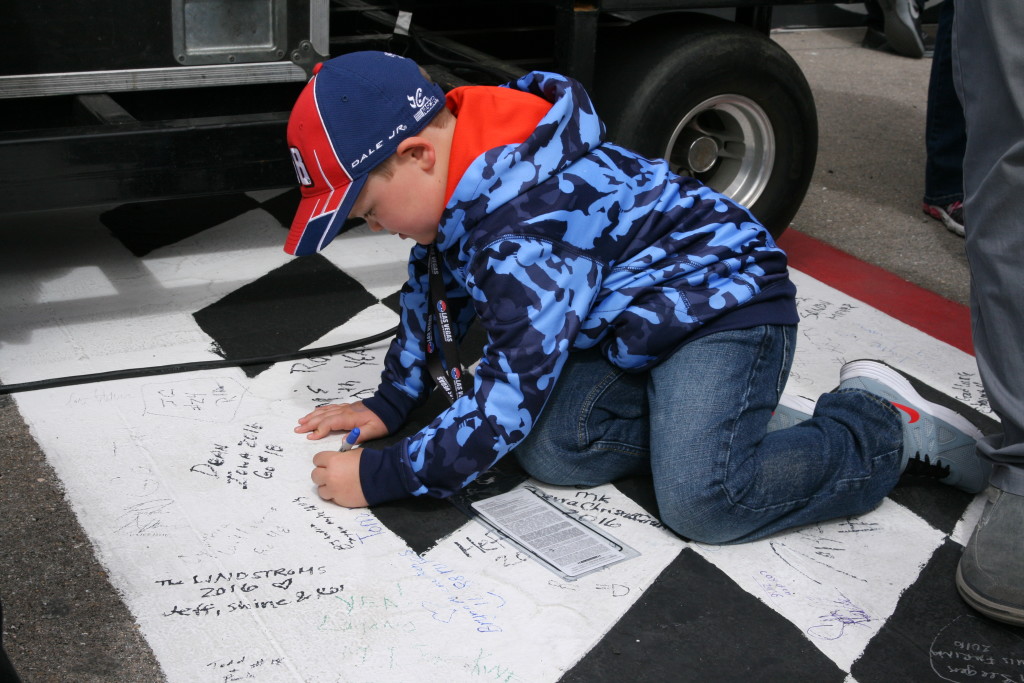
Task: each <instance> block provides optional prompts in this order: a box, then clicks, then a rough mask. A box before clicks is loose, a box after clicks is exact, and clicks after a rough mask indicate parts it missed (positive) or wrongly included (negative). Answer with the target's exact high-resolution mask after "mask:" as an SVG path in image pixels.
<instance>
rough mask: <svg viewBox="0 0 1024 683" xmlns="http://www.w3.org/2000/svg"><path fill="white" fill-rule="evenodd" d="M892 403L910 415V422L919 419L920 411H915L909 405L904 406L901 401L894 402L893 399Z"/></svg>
mask: <svg viewBox="0 0 1024 683" xmlns="http://www.w3.org/2000/svg"><path fill="white" fill-rule="evenodd" d="M893 405H894V406H896V407H897V408H899V409H900V410H902V411H903V412H905V413H906V414H907V415H909V416H910V424H914V423H915V422H917V421H918V420H920V419H921V413H919V412H917V411H916V410H914V409H913V408H911V407H910V406H905V405H903V404H902V403H896V402H895V401H894V402H893Z"/></svg>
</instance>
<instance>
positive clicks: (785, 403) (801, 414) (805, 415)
mask: <svg viewBox="0 0 1024 683" xmlns="http://www.w3.org/2000/svg"><path fill="white" fill-rule="evenodd" d="M813 414H814V401H812V400H811V399H809V398H807V397H805V396H796V395H793V394H783V395H782V396H780V397H779V405H778V406H777V407H776V408H775V412H774V413H772V417H771V419H770V420H768V431H769V432H774V431H776V430H779V429H787V428H789V427H792V426H794V425H797V424H800V423H801V422H804V421H805V420H809V419H810V417H811V415H813Z"/></svg>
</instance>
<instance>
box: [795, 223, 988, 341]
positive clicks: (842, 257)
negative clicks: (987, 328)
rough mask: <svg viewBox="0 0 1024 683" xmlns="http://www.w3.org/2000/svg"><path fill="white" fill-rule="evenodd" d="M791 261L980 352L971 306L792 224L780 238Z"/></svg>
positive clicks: (889, 312)
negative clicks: (974, 340)
mask: <svg viewBox="0 0 1024 683" xmlns="http://www.w3.org/2000/svg"><path fill="white" fill-rule="evenodd" d="M778 242H779V246H780V247H782V248H783V249H785V250H786V253H787V254H788V255H789V264H790V265H791V266H792V267H793V268H795V269H796V270H799V271H801V272H803V273H806V274H808V275H810V276H811V277H813V278H815V279H816V280H820V281H822V282H824V283H825V284H827V285H828V286H830V287H834V288H835V289H838V290H839V291H841V292H844V293H846V294H849V295H850V296H852V297H854V298H857V299H860V300H861V301H863V302H864V303H866V304H868V305H870V306H872V307H874V308H877V309H878V310H880V311H882V312H883V313H885V314H887V315H890V316H892V317H893V318H896V319H897V320H901V321H903V322H904V323H906V324H908V325H910V326H911V327H914V328H917V329H919V330H921V331H922V332H924V333H925V334H928V335H931V336H932V337H935V338H936V339H938V340H940V341H944V342H946V343H947V344H949V345H950V346H954V347H956V348H958V349H960V350H961V351H964V352H966V353H969V354H971V355H974V345H973V344H972V343H971V312H970V309H969V308H968V307H967V306H963V305H961V304H958V303H956V302H955V301H950V300H949V299H947V298H945V297H942V296H939V295H938V294H936V293H935V292H932V291H929V290H927V289H924V288H923V287H918V286H917V285H915V284H913V283H911V282H907V281H906V280H904V279H903V278H901V277H898V276H896V275H893V274H892V273H890V272H889V271H887V270H883V269H882V268H879V267H878V266H873V265H871V264H870V263H865V262H864V261H861V260H859V259H857V258H855V257H853V256H850V255H849V254H847V253H846V252H843V251H840V250H838V249H836V248H835V247H832V246H830V245H828V244H825V243H824V242H822V241H820V240H817V239H815V238H813V237H810V236H808V235H805V234H803V233H801V232H798V231H796V230H794V229H793V228H789V229H788V230H786V232H784V233H782V236H781V237H780V238H779V240H778Z"/></svg>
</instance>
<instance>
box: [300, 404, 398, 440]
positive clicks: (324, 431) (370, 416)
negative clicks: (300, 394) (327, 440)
mask: <svg viewBox="0 0 1024 683" xmlns="http://www.w3.org/2000/svg"><path fill="white" fill-rule="evenodd" d="M356 427H359V442H360V443H362V442H363V441H370V440H371V439H379V438H380V437H382V436H387V434H388V428H387V427H385V426H384V423H383V422H382V421H381V419H380V418H379V417H377V415H376V414H374V413H373V411H371V410H370V409H369V408H367V407H366V406H364V405H363V402H362V401H356V402H355V403H342V404H340V405H326V406H320V407H319V408H317V409H316V410H314V411H313V412H311V413H310V414H309V415H306V416H305V417H300V418H299V426H298V427H296V428H295V431H296V432H297V433H299V434H303V433H306V432H309V433H308V434H306V438H307V439H322V438H324V437H325V436H327V435H328V434H330V433H331V432H335V431H346V432H350V431H352V430H353V429H355V428H356Z"/></svg>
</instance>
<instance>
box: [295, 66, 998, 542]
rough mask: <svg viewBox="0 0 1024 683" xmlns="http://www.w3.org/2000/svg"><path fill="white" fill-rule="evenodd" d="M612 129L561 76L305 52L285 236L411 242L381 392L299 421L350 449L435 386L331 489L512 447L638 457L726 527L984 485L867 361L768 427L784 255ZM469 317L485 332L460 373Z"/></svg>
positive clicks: (343, 460) (599, 462)
mask: <svg viewBox="0 0 1024 683" xmlns="http://www.w3.org/2000/svg"><path fill="white" fill-rule="evenodd" d="M603 135H604V129H603V125H602V124H601V122H600V120H599V119H598V117H597V115H596V114H595V112H594V110H593V107H592V105H591V103H590V100H589V98H588V97H587V95H586V93H585V92H584V91H583V90H582V88H581V87H580V86H579V84H577V83H575V82H574V81H572V80H571V79H567V78H565V77H562V76H558V75H555V74H548V73H539V72H537V73H531V74H528V75H526V76H524V77H522V78H520V79H519V80H518V81H517V82H516V83H512V84H509V86H508V87H485V86H471V87H466V88H457V89H455V90H453V91H452V92H451V93H449V94H448V95H447V96H446V95H445V94H444V93H443V92H442V91H441V89H440V88H439V87H438V86H437V85H436V84H433V83H431V82H430V81H429V80H428V79H426V78H425V77H424V76H423V75H422V73H421V71H420V70H419V68H418V67H417V66H416V64H415V63H413V62H412V61H410V60H407V59H404V58H401V57H397V56H394V55H389V54H386V53H379V52H364V53H355V54H349V55H345V56H342V57H338V58H335V59H332V60H330V61H328V62H326V63H324V64H323V65H322V67H321V68H320V69H319V71H318V72H317V73H316V75H315V76H314V78H313V79H312V80H311V82H310V83H309V84H308V85H307V86H306V89H305V90H304V91H303V94H302V95H301V96H300V98H299V100H298V102H297V104H296V106H295V109H294V110H293V112H292V117H291V120H290V122H289V128H288V139H289V145H290V146H291V148H292V157H293V159H294V160H295V161H296V169H297V171H298V175H299V179H300V181H301V182H302V184H303V190H302V193H303V200H302V202H301V204H300V207H299V210H298V214H297V216H296V219H295V222H294V223H293V225H292V228H291V232H290V233H289V237H288V241H287V244H286V247H285V248H286V251H288V252H289V253H293V254H308V253H314V252H316V251H319V250H320V249H322V248H323V247H324V246H325V245H326V244H327V243H328V242H329V241H330V240H331V239H332V238H333V237H334V235H336V234H337V232H338V230H339V228H340V226H341V225H342V223H343V222H344V221H345V220H346V218H349V217H353V218H363V219H365V220H366V221H367V223H368V224H369V226H370V228H371V229H372V230H375V231H382V230H383V231H387V232H390V233H392V234H397V235H399V236H400V237H402V238H409V239H412V240H413V241H415V242H416V245H415V246H413V247H412V253H411V255H410V261H409V280H408V282H407V283H406V285H405V287H404V288H403V291H402V296H401V311H402V314H401V325H400V328H399V332H398V335H397V336H396V338H395V340H394V341H393V342H392V344H391V347H390V349H389V351H388V354H387V357H386V359H385V363H384V371H383V375H382V381H381V384H380V386H379V388H378V390H377V392H376V393H375V394H374V396H372V397H371V398H369V399H367V400H365V401H362V402H357V403H353V404H345V405H333V406H324V407H321V408H318V409H317V410H314V411H313V412H312V413H310V414H309V415H307V416H305V417H303V418H301V419H300V420H299V426H298V427H297V428H296V431H297V432H299V433H307V437H308V438H311V439H319V438H322V437H324V436H326V435H328V434H329V433H331V432H332V431H336V430H352V429H354V428H356V427H358V428H359V429H360V436H359V440H360V441H366V440H369V439H374V438H377V437H380V436H384V435H385V434H387V433H391V432H394V431H395V430H396V429H397V428H398V427H399V426H400V425H401V424H402V423H403V422H404V421H405V419H406V417H407V415H408V414H409V412H410V411H411V410H412V409H413V408H414V407H415V406H416V405H418V404H420V403H421V402H422V401H423V400H425V398H426V396H427V394H428V393H429V392H430V390H431V389H432V385H434V384H436V385H438V386H440V387H441V388H442V389H443V390H445V391H446V393H448V395H449V398H450V400H451V401H452V404H451V406H450V407H449V408H448V409H447V410H445V411H443V412H442V413H441V414H440V415H438V416H437V417H436V418H435V419H434V420H433V422H431V423H430V424H429V425H427V426H426V427H424V428H423V429H422V430H420V431H419V432H418V433H416V434H415V435H413V436H411V437H408V438H406V439H403V440H401V441H399V442H398V443H396V444H393V445H391V446H388V447H386V448H383V449H375V448H356V449H353V450H350V451H347V452H337V451H323V452H321V453H318V454H317V455H316V456H315V457H314V459H313V462H314V465H315V466H316V468H315V469H314V471H313V473H312V479H313V481H314V482H315V483H316V484H317V485H318V487H319V492H320V495H321V496H322V497H323V498H325V499H328V500H333V501H335V502H337V503H338V504H340V505H344V506H348V507H356V506H364V505H368V504H369V505H372V504H376V503H380V502H384V501H388V500H393V499H397V498H402V497H406V496H410V495H422V494H427V495H432V496H438V497H443V496H447V495H449V494H451V493H452V492H454V491H456V490H458V489H460V488H461V487H463V486H465V485H466V484H467V483H469V482H470V481H472V480H473V479H474V478H475V477H476V476H477V475H478V474H480V473H481V472H483V471H484V470H486V469H487V468H489V467H490V466H491V465H493V464H494V463H495V462H496V461H497V460H498V459H499V458H501V457H502V456H504V455H505V454H507V453H508V452H509V451H511V450H512V449H513V448H515V449H516V455H517V456H518V457H519V460H520V463H521V464H522V465H523V467H524V468H525V469H526V470H527V471H528V472H529V473H530V474H531V475H532V476H534V477H536V478H538V479H540V480H541V481H545V482H548V483H552V484H562V485H597V484H602V483H606V482H609V481H612V480H614V479H617V478H619V477H622V476H625V475H628V474H632V473H635V472H650V473H651V474H652V475H653V482H654V487H655V490H656V494H657V499H658V505H659V511H660V515H661V517H662V520H663V521H664V522H665V523H666V524H667V525H668V526H669V527H670V528H672V529H673V530H675V531H676V532H677V533H679V534H681V535H682V536H685V537H687V538H690V539H694V540H700V541H705V542H713V543H725V542H738V541H746V540H752V539H755V538H759V537H761V536H764V535H767V534H770V533H773V532H775V531H779V530H781V529H785V528H788V527H791V526H795V525H799V524H806V523H810V522H815V521H820V520H823V519H829V518H833V517H838V516H844V515H854V514H858V513H862V512H865V511H867V510H869V509H871V508H872V507H874V506H875V505H876V504H877V503H878V502H879V501H880V500H881V499H882V498H883V497H884V496H885V495H886V494H887V493H888V492H889V490H890V489H891V488H892V487H893V486H894V485H895V483H896V480H897V478H898V477H899V475H900V472H901V471H903V470H904V469H907V468H908V467H914V468H915V469H917V468H924V469H929V470H932V471H933V472H935V473H936V475H937V476H940V477H942V478H943V480H944V481H946V482H947V483H952V484H955V485H958V486H960V487H961V488H966V489H968V490H974V491H976V490H980V489H981V488H982V487H983V486H984V479H985V471H984V467H983V466H982V465H981V464H980V462H979V461H978V459H977V458H976V457H975V455H974V452H973V450H974V441H975V439H976V438H977V436H978V433H977V430H975V429H974V428H973V426H972V425H971V424H970V423H969V422H967V421H966V420H965V419H964V418H962V417H961V416H959V415H956V414H955V413H952V412H951V411H948V410H945V409H943V408H941V407H939V406H936V405H934V404H931V403H928V402H927V401H924V400H923V399H922V398H921V397H920V396H918V395H917V394H916V392H914V390H913V389H912V388H911V387H910V385H909V384H908V383H906V382H905V381H904V380H903V378H902V376H900V375H899V374H898V373H895V372H894V371H892V370H891V369H890V368H888V367H886V366H884V365H882V364H880V363H873V362H869V361H862V362H859V363H853V364H849V365H848V366H847V367H845V368H844V369H843V374H842V375H841V380H842V382H841V385H840V390H839V391H838V392H835V393H830V394H826V395H825V396H823V397H822V398H821V399H820V400H819V401H818V404H817V408H816V410H815V414H814V417H813V418H811V417H810V416H809V415H807V414H800V413H795V414H794V413H793V411H792V410H787V409H783V408H779V410H778V413H779V417H778V418H777V420H776V423H775V424H773V425H772V427H771V428H769V420H770V419H771V418H772V414H773V412H774V411H776V406H777V404H778V402H779V397H780V395H781V393H782V389H783V387H784V385H785V383H786V377H787V375H788V372H789V368H790V363H791V361H792V353H793V347H794V343H795V339H796V336H795V331H796V323H797V313H796V307H795V303H794V295H795V288H794V286H793V284H792V282H791V281H790V280H789V277H788V271H787V267H786V257H785V254H783V252H782V251H781V250H779V249H778V248H777V247H776V246H775V244H774V243H773V241H772V239H771V237H770V235H769V234H768V232H767V231H766V230H765V229H764V228H763V227H762V226H761V225H760V224H758V222H757V221H756V220H755V219H754V218H753V217H752V216H751V215H750V213H749V212H748V211H746V210H745V209H743V208H742V207H740V206H737V205H736V204H735V203H733V202H732V201H731V200H729V199H727V198H726V197H724V196H721V195H719V194H717V193H715V192H713V191H712V190H710V189H709V188H707V187H704V186H703V185H701V184H700V183H699V182H698V181H696V180H693V179H692V178H685V177H680V176H677V175H675V174H673V173H672V172H671V171H670V170H669V167H668V164H667V163H666V162H665V161H663V160H656V161H655V160H649V159H645V158H642V157H640V156H638V155H636V154H634V153H632V152H629V151H628V150H625V149H622V148H620V147H618V146H615V145H613V144H610V143H608V142H605V141H604V140H603ZM474 318H476V319H478V320H479V322H480V324H481V325H482V327H483V329H484V330H485V331H486V334H487V344H486V346H485V348H484V353H483V359H482V361H481V363H480V364H479V366H478V369H477V371H476V372H475V374H474V377H472V382H471V385H468V386H466V387H463V386H462V384H461V379H462V378H461V375H460V372H461V368H460V366H459V364H458V362H457V360H456V358H455V354H456V350H455V343H456V342H457V340H458V339H459V338H460V336H461V334H462V333H464V332H465V330H466V327H467V326H468V324H469V323H470V322H471V321H472V320H473V319H474ZM438 347H440V348H438ZM897 406H899V409H898V408H897ZM906 411H909V412H911V413H913V415H914V416H917V417H915V419H914V420H912V421H908V422H906V424H904V421H903V419H902V418H901V415H903V414H906ZM783 418H785V423H786V424H789V425H793V426H791V427H786V428H778V427H780V426H783V425H781V424H778V420H781V419H783Z"/></svg>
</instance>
